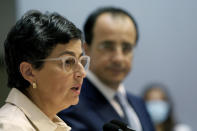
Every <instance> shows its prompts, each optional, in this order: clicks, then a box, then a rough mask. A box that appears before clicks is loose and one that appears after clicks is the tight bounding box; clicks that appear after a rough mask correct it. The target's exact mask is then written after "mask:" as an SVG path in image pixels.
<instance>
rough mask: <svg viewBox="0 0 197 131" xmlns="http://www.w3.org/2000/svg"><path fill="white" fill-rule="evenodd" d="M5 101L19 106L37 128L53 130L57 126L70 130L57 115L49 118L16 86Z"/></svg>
mask: <svg viewBox="0 0 197 131" xmlns="http://www.w3.org/2000/svg"><path fill="white" fill-rule="evenodd" d="M6 102H8V103H12V104H14V105H16V106H17V107H18V108H20V109H21V110H22V111H23V112H24V114H25V115H26V116H27V118H28V119H29V120H30V121H31V122H32V123H33V125H34V126H35V127H36V128H38V129H39V130H47V131H55V130H56V129H57V128H64V129H66V131H67V130H70V129H71V128H70V127H69V126H68V125H67V124H66V123H64V122H63V121H62V120H61V119H60V118H59V117H58V116H55V118H54V119H53V121H52V120H50V119H49V118H48V117H47V116H46V115H45V114H44V113H43V112H42V111H41V110H40V109H39V108H38V107H37V106H36V105H35V104H34V103H33V102H32V101H31V100H30V99H29V98H28V97H27V96H25V95H24V94H23V93H22V92H20V91H19V90H18V89H16V88H12V90H11V91H10V93H9V95H8V98H7V99H6Z"/></svg>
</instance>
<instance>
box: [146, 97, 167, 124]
mask: <svg viewBox="0 0 197 131" xmlns="http://www.w3.org/2000/svg"><path fill="white" fill-rule="evenodd" d="M146 106H147V109H148V112H149V114H150V116H151V118H152V120H153V122H154V123H155V124H160V123H162V122H164V121H165V120H166V119H167V117H168V113H169V109H170V106H169V104H168V103H167V102H165V101H162V100H151V101H147V102H146Z"/></svg>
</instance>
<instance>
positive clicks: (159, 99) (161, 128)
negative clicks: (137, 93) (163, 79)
mask: <svg viewBox="0 0 197 131" xmlns="http://www.w3.org/2000/svg"><path fill="white" fill-rule="evenodd" d="M143 98H144V100H145V101H146V106H147V110H148V112H149V114H150V116H151V118H152V120H153V122H154V124H155V128H156V130H157V131H192V130H191V128H190V127H189V126H188V125H185V124H178V123H177V122H176V120H175V118H174V116H173V115H174V114H173V107H172V105H173V104H172V101H171V99H170V96H169V93H168V92H167V90H166V86H165V85H163V84H160V83H152V84H149V85H147V86H146V88H145V91H144V93H143Z"/></svg>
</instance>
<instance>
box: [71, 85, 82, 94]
mask: <svg viewBox="0 0 197 131" xmlns="http://www.w3.org/2000/svg"><path fill="white" fill-rule="evenodd" d="M71 90H72V91H73V92H74V93H76V94H77V95H79V94H80V91H81V86H74V87H72V88H71Z"/></svg>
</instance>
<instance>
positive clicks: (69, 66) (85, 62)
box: [40, 56, 90, 72]
mask: <svg viewBox="0 0 197 131" xmlns="http://www.w3.org/2000/svg"><path fill="white" fill-rule="evenodd" d="M58 60H60V61H62V69H63V70H64V71H67V72H70V71H71V70H73V69H74V68H75V67H76V66H77V64H78V62H79V63H80V64H81V65H82V66H83V68H84V69H85V70H87V69H88V68H89V63H90V57H89V56H81V57H80V58H79V59H77V58H76V57H74V56H64V57H60V58H48V59H42V60H40V61H58Z"/></svg>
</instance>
